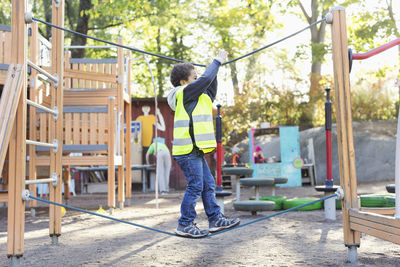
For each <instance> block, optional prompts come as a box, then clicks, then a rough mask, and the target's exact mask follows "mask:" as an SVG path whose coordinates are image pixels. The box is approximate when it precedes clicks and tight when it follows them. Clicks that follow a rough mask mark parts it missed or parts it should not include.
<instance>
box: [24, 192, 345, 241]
mask: <svg viewBox="0 0 400 267" xmlns="http://www.w3.org/2000/svg"><path fill="white" fill-rule="evenodd" d="M336 196H337V194H333V195H329V196H326V197H323V198H320V199H317V200H314V201H312V202H309V203H306V204H302V205H300V206H297V207H293V208H290V209H287V210H282V211H278V212H275V213H273V214H271V215H268V216H265V217H261V218H258V219H255V220H252V221H250V222H247V223H243V224H240V225H238V226H236V227H234V228H229V229H225V230H222V231H219V232H216V233H213V234H209V235H207V236H204V237H202V238H205V237H211V236H215V235H219V234H222V233H226V232H228V231H231V230H235V229H238V228H241V227H244V226H247V225H250V224H253V223H256V222H260V221H263V220H266V219H269V218H271V217H275V216H278V215H281V214H284V213H287V212H290V211H293V210H297V209H300V208H302V207H305V206H309V205H312V204H315V203H317V202H320V201H324V200H327V199H329V198H332V197H336ZM29 198H30V199H33V200H37V201H41V202H44V203H47V204H52V205H56V206H60V207H64V208H66V209H70V210H75V211H79V212H83V213H88V214H90V215H94V216H99V217H102V218H105V219H110V220H113V221H116V222H120V223H125V224H129V225H133V226H136V227H140V228H144V229H147V230H150V231H155V232H159V233H162V234H166V235H170V236H176V237H182V236H178V235H176V234H175V233H171V232H167V231H163V230H159V229H156V228H152V227H148V226H144V225H141V224H137V223H133V222H128V221H125V220H120V219H117V218H113V217H110V216H106V215H103V214H99V213H95V212H92V211H87V210H83V209H80V208H75V207H71V206H68V205H64V204H61V203H57V202H53V201H49V200H46V199H42V198H38V197H35V196H31V195H29ZM184 238H186V237H184Z"/></svg>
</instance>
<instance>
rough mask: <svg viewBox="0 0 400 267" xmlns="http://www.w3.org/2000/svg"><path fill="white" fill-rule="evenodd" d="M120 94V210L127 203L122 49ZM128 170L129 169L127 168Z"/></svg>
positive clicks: (120, 51)
mask: <svg viewBox="0 0 400 267" xmlns="http://www.w3.org/2000/svg"><path fill="white" fill-rule="evenodd" d="M118 43H119V44H123V41H122V37H119V38H118ZM117 90H118V93H117V106H118V108H117V114H118V118H121V120H120V121H119V123H120V125H119V126H120V129H119V132H118V133H117V134H118V135H119V151H120V156H121V165H118V203H119V206H120V208H123V206H124V202H125V175H124V174H125V171H124V163H125V155H124V154H125V153H124V150H125V144H124V138H125V136H124V117H125V116H124V106H125V105H124V103H125V101H124V50H123V49H122V48H121V47H118V88H117ZM127 168H128V167H127Z"/></svg>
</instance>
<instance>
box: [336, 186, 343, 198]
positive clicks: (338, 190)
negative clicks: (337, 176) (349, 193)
mask: <svg viewBox="0 0 400 267" xmlns="http://www.w3.org/2000/svg"><path fill="white" fill-rule="evenodd" d="M336 196H337V199H343V198H344V191H343V188H341V187H339V188H338V189H337V190H336Z"/></svg>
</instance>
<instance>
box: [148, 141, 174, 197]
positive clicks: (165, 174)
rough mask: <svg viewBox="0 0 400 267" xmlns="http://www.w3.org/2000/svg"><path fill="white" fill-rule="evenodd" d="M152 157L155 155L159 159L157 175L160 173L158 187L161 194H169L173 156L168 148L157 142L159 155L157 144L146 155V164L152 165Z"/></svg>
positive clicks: (152, 145)
mask: <svg viewBox="0 0 400 267" xmlns="http://www.w3.org/2000/svg"><path fill="white" fill-rule="evenodd" d="M150 155H155V156H156V159H157V163H158V164H157V173H158V186H159V191H160V192H161V194H165V193H168V192H169V172H170V170H171V154H170V153H169V149H168V147H167V146H166V145H165V144H163V143H160V142H157V153H156V143H155V140H153V143H152V144H151V145H150V146H149V149H148V150H147V153H146V162H147V164H150Z"/></svg>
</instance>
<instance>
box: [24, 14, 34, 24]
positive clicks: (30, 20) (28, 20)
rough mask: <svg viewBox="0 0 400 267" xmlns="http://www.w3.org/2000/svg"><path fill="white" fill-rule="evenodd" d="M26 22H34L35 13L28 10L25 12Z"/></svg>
mask: <svg viewBox="0 0 400 267" xmlns="http://www.w3.org/2000/svg"><path fill="white" fill-rule="evenodd" d="M24 19H25V24H31V23H32V22H33V14H32V12H26V13H25V14H24Z"/></svg>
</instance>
